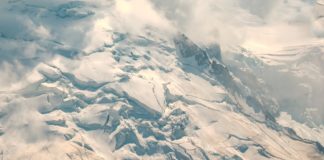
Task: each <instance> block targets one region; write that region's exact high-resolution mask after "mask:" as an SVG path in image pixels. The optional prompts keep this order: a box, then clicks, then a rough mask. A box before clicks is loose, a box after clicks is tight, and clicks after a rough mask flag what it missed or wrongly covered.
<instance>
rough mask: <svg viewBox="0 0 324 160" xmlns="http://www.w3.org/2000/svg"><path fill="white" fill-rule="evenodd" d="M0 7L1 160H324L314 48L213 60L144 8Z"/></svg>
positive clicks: (35, 0)
mask: <svg viewBox="0 0 324 160" xmlns="http://www.w3.org/2000/svg"><path fill="white" fill-rule="evenodd" d="M269 3H270V2H269ZM0 4H1V6H0V7H1V10H0V13H1V12H3V13H6V14H3V16H0V20H1V19H2V20H3V21H4V22H7V23H1V24H0V41H1V42H2V43H0V58H1V59H0V66H1V68H0V74H1V77H4V78H3V79H2V80H0V84H1V86H0V90H1V92H0V150H1V152H0V157H1V158H2V159H13V160H14V159H67V160H71V159H81V160H82V159H98V160H103V159H108V160H109V159H222V160H224V159H226V160H231V159H234V160H240V159H287V160H290V159H291V160H295V159H319V160H321V159H323V157H324V147H323V144H324V136H323V135H324V130H323V122H324V120H323V116H322V115H323V114H324V112H323V105H322V104H323V103H322V102H323V101H322V98H321V95H322V93H323V82H324V81H323V73H324V72H323V71H324V66H323V63H322V62H323V50H322V46H321V45H318V44H314V45H312V46H297V47H293V48H289V49H286V50H283V51H280V52H275V53H268V54H254V53H253V52H251V51H248V50H246V49H244V48H241V47H233V48H231V49H226V50H225V51H224V50H223V51H221V50H222V49H221V48H222V46H221V45H219V44H216V43H212V44H208V45H204V46H203V45H200V44H199V43H196V42H195V41H194V40H192V39H190V38H188V37H187V36H186V35H185V34H173V33H174V27H172V25H171V24H172V23H169V22H168V21H166V18H164V17H163V16H160V15H159V14H157V12H155V10H154V4H155V3H154V4H151V3H149V1H145V0H134V1H125V0H120V1H101V0H96V1H63V0H58V1H51V2H44V1H39V0H31V1H24V0H18V1H8V2H3V1H1V2H0ZM142 4H147V5H145V7H144V8H145V11H148V12H149V13H151V14H152V16H153V18H152V17H150V16H147V17H144V20H143V19H141V18H143V17H138V16H137V15H134V14H135V13H137V12H143V11H142V10H141V5H142ZM253 4H255V5H258V2H256V1H255V2H254V3H253ZM131 6H133V7H131ZM245 7H248V6H245ZM248 9H249V11H250V12H252V13H258V14H259V16H260V17H262V16H265V13H263V12H262V13H259V11H258V10H253V8H252V9H251V8H248ZM13 17H15V18H13ZM124 20H125V21H127V22H130V23H129V24H125V23H124V22H121V21H124ZM141 20H143V21H141ZM148 24H149V25H148ZM129 25H134V26H132V27H130V26H129ZM130 28H131V29H130ZM193 37H195V36H193ZM12 71H14V73H12ZM8 81H10V83H8Z"/></svg>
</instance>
